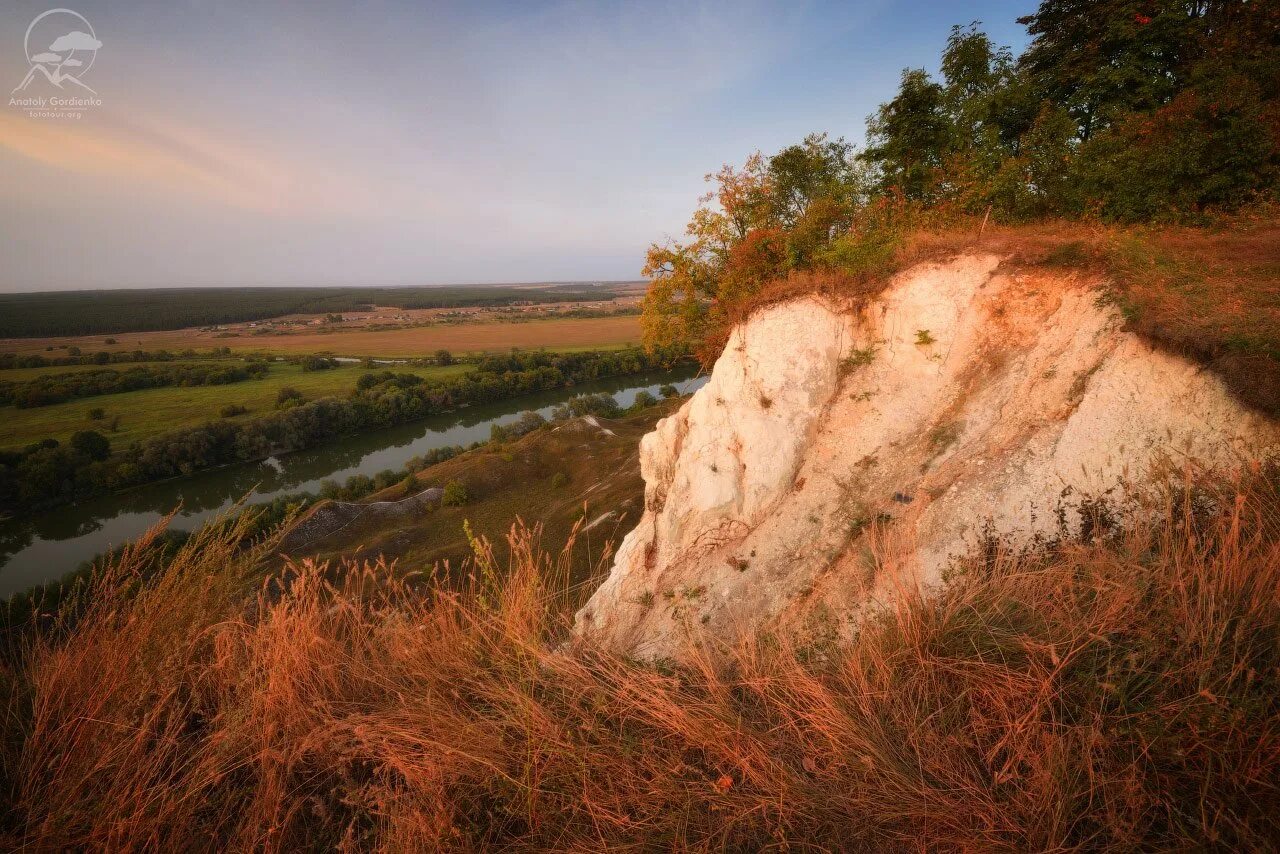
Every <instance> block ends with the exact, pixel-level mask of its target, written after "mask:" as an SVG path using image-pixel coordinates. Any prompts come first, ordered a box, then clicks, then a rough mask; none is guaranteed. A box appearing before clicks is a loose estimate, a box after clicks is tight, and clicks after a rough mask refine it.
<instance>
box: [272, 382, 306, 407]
mask: <svg viewBox="0 0 1280 854" xmlns="http://www.w3.org/2000/svg"><path fill="white" fill-rule="evenodd" d="M302 400H303V397H302V392H300V391H298V390H297V389H296V388H294V387H293V386H289V385H287V386H285V387H284V388H282V389H280V390H279V391H278V392H276V406H278V407H283V406H288V405H290V404H291V403H293V402H295V401H296V402H299V403H300V402H301V401H302Z"/></svg>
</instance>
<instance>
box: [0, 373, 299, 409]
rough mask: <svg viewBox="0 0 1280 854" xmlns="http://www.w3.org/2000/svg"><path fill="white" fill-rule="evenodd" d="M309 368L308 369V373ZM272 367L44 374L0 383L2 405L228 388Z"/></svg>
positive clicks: (256, 377)
mask: <svg viewBox="0 0 1280 854" xmlns="http://www.w3.org/2000/svg"><path fill="white" fill-rule="evenodd" d="M305 369H306V368H305V367H304V370H305ZM268 370H269V368H268V366H267V364H266V363H265V362H246V363H243V364H228V363H218V362H208V363H197V364H179V365H147V366H142V365H139V366H136V367H132V368H128V369H126V370H123V371H119V370H113V369H103V370H93V371H75V372H71V373H63V374H42V375H40V376H37V377H33V378H31V379H29V380H23V381H0V404H12V405H14V406H17V407H18V408H20V409H26V408H31V407H37V406H49V405H51V404H54V403H62V402H63V401H66V400H71V399H73V398H82V397H96V396H99V395H105V394H120V393H123V392H127V391H137V390H139V389H144V388H162V387H165V386H202V385H226V384H229V383H237V382H243V381H245V380H252V379H262V378H263V377H265V376H266V375H267V372H268Z"/></svg>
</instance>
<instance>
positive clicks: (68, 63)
mask: <svg viewBox="0 0 1280 854" xmlns="http://www.w3.org/2000/svg"><path fill="white" fill-rule="evenodd" d="M62 64H63V65H65V66H67V67H68V68H75V67H76V66H78V65H84V63H83V62H81V61H80V60H78V59H68V60H66V61H65V62H63V63H62Z"/></svg>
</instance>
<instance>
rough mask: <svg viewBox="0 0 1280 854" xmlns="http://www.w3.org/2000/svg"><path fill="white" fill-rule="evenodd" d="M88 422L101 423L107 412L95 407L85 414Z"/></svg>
mask: <svg viewBox="0 0 1280 854" xmlns="http://www.w3.org/2000/svg"><path fill="white" fill-rule="evenodd" d="M87 414H88V416H89V420H90V421H101V420H102V419H104V418H106V417H107V411H106V410H105V409H103V408H102V407H101V406H95V407H93V408H92V409H90V410H89V412H88V413H87Z"/></svg>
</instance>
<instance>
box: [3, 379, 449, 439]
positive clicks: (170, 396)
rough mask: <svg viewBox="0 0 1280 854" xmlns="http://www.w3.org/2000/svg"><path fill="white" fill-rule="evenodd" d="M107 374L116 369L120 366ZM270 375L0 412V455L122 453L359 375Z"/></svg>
mask: <svg viewBox="0 0 1280 854" xmlns="http://www.w3.org/2000/svg"><path fill="white" fill-rule="evenodd" d="M167 364H172V363H167ZM92 367H98V366H96V365H95V366H92ZM114 367H116V368H117V369H124V368H127V367H128V365H118V366H114ZM384 367H386V368H387V369H388V370H395V371H397V372H409V373H414V374H418V375H420V376H422V377H426V378H428V379H441V378H444V377H451V376H457V375H458V374H461V373H465V372H466V371H468V370H471V367H472V366H471V365H467V364H461V365H449V366H445V367H438V366H426V367H414V366H411V365H387V366H384ZM85 369H86V366H76V367H70V368H69V367H61V368H19V369H13V370H6V371H0V380H24V379H30V378H32V377H34V376H36V375H37V374H41V373H62V372H68V371H74V370H85ZM270 369H271V370H270V373H268V374H267V376H266V377H265V378H263V379H261V380H246V381H244V382H238V383H230V384H227V385H208V386H193V387H187V388H184V387H180V386H174V387H168V388H150V389H141V390H139V391H130V392H124V393H123V394H105V395H99V396H97V397H84V398H79V399H76V400H68V401H65V402H63V403H57V404H54V405H52V406H40V407H35V408H31V409H18V408H17V407H14V406H3V407H0V449H3V450H17V449H21V448H23V447H25V446H27V445H30V444H31V443H33V442H38V441H40V440H41V439H48V438H52V439H57V440H58V441H60V442H65V441H67V440H68V439H69V438H70V437H71V434H73V433H75V432H76V431H78V430H97V431H99V432H101V433H102V434H103V435H105V436H106V437H107V438H108V439H110V440H111V445H112V447H116V448H120V447H125V446H127V445H129V444H130V443H132V442H137V441H141V440H144V439H149V438H151V437H152V436H157V435H159V434H161V433H168V432H170V431H172V430H179V429H183V428H188V427H197V426H199V425H201V424H205V423H207V422H209V421H214V420H217V419H218V418H220V417H221V412H222V410H223V408H224V407H226V406H230V405H239V406H243V407H245V408H246V409H247V410H248V411H247V412H245V413H243V414H241V415H237V416H235V418H238V419H249V418H254V417H257V416H259V415H262V414H264V413H267V412H271V411H272V410H274V409H275V405H276V395H277V394H279V392H280V389H282V388H285V387H286V386H289V387H292V388H296V389H297V390H298V391H300V392H302V394H303V395H304V396H305V397H306V398H307V399H308V400H310V399H314V398H318V397H327V396H332V395H345V394H346V393H348V392H350V391H351V390H353V389H354V388H355V385H356V380H357V379H359V377H360V375H361V374H362V373H365V371H366V370H367V369H365V368H363V367H361V366H360V365H358V364H344V365H341V366H339V367H336V368H331V369H329V370H324V371H303V370H302V367H301V366H300V365H294V364H288V363H284V362H273V363H271V364H270ZM91 409H102V410H103V412H104V415H103V417H102V418H101V419H97V420H94V419H90V417H89V411H90V410H91ZM116 419H119V420H118V421H116ZM113 422H114V423H115V425H116V429H115V430H114V431H113V430H111V429H110V428H111V425H112V423H113Z"/></svg>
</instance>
